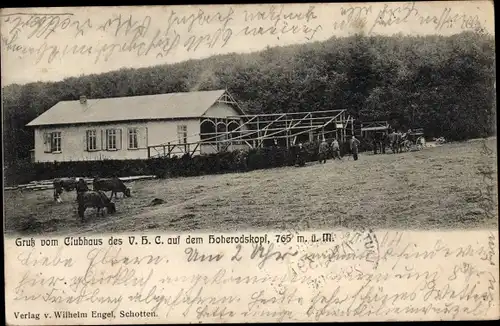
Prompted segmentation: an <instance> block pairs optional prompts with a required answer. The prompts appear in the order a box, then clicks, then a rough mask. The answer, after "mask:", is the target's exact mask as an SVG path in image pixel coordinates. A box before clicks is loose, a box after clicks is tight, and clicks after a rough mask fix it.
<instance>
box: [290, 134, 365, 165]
mask: <svg viewBox="0 0 500 326" xmlns="http://www.w3.org/2000/svg"><path fill="white" fill-rule="evenodd" d="M359 145H360V141H359V140H358V139H357V138H356V137H355V136H352V137H351V138H350V139H349V149H350V151H351V154H352V157H353V159H354V160H355V161H357V160H358V153H359ZM330 153H331V154H332V157H333V159H334V160H335V159H338V160H342V157H341V155H340V144H339V141H338V140H337V138H333V140H332V141H331V143H328V142H327V141H326V139H324V138H323V140H322V141H321V143H320V144H319V151H318V160H319V163H322V164H324V163H326V160H327V159H328V157H329V156H330ZM306 154H307V151H306V149H305V148H304V146H303V145H302V143H300V144H299V145H298V148H297V161H296V165H297V166H304V165H305V162H306V158H305V156H306Z"/></svg>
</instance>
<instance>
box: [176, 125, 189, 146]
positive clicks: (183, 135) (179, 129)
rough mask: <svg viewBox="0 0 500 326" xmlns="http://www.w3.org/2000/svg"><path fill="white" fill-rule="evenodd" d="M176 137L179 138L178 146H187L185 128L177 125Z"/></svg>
mask: <svg viewBox="0 0 500 326" xmlns="http://www.w3.org/2000/svg"><path fill="white" fill-rule="evenodd" d="M177 137H178V138H179V144H187V126H186V125H178V126H177Z"/></svg>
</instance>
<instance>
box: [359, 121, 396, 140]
mask: <svg viewBox="0 0 500 326" xmlns="http://www.w3.org/2000/svg"><path fill="white" fill-rule="evenodd" d="M389 129H390V125H389V123H388V122H387V121H370V122H363V123H362V124H361V137H363V138H364V137H366V136H367V134H369V133H371V132H383V133H385V134H388V133H389Z"/></svg>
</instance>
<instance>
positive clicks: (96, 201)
mask: <svg viewBox="0 0 500 326" xmlns="http://www.w3.org/2000/svg"><path fill="white" fill-rule="evenodd" d="M87 208H95V209H96V215H98V214H99V213H101V209H103V208H106V210H107V212H108V213H109V214H113V213H115V212H116V206H115V203H113V202H112V201H111V200H110V199H109V198H108V196H106V194H105V193H104V191H85V192H83V193H81V194H80V195H79V196H78V216H79V217H80V218H81V219H82V221H83V219H84V216H85V210H86V209H87ZM102 214H103V215H104V212H102Z"/></svg>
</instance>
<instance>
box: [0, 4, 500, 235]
mask: <svg viewBox="0 0 500 326" xmlns="http://www.w3.org/2000/svg"><path fill="white" fill-rule="evenodd" d="M400 6H401V9H403V10H400V12H401V15H403V14H409V15H414V14H416V15H418V14H419V13H418V10H417V9H416V7H415V4H411V3H408V4H406V3H402V4H400ZM412 6H413V7H412ZM304 8H307V10H306V11H305V12H300V13H294V14H293V15H295V17H294V18H295V20H296V21H298V22H300V24H298V23H297V26H299V25H302V24H303V23H304V22H307V21H310V22H311V23H310V24H308V25H304V26H303V27H302V26H300V27H295V30H294V31H292V32H291V33H296V34H297V35H298V34H300V36H302V37H298V36H296V37H295V38H294V40H295V42H290V43H292V44H287V45H279V44H280V42H279V40H276V39H278V38H279V37H276V36H275V37H273V34H277V32H276V31H275V30H274V29H263V28H259V27H252V28H249V27H247V28H245V27H243V26H241V27H243V28H242V29H241V31H240V32H239V33H238V34H237V35H239V36H240V37H241V35H242V34H244V35H248V36H247V38H249V37H250V36H253V39H254V40H257V36H254V35H260V34H262V37H263V38H264V39H265V40H268V39H269V40H270V41H269V42H268V43H267V44H264V43H262V44H259V47H260V48H261V49H258V50H255V51H249V50H250V49H249V48H248V47H247V44H237V45H232V46H231V47H230V45H229V44H228V45H226V46H225V47H224V46H223V45H224V42H226V43H229V42H230V41H231V37H232V36H230V35H233V34H236V28H235V27H233V28H232V29H226V30H225V31H224V30H223V29H224V28H223V29H219V30H218V32H219V33H218V34H217V33H216V34H217V35H215V34H214V36H213V37H212V40H208V38H207V39H204V38H203V37H204V36H203V35H201V34H200V35H201V36H202V37H201V38H199V39H198V40H191V39H188V40H186V41H184V42H178V43H179V45H178V47H179V49H177V47H176V49H177V51H179V52H180V51H181V50H180V48H181V47H183V51H186V53H187V55H186V56H185V57H182V58H181V57H178V58H177V57H176V56H174V55H172V57H173V58H172V59H170V58H169V57H168V56H167V55H166V54H162V53H164V51H168V49H166V48H165V46H161V45H155V46H156V48H154V49H150V48H148V49H146V46H147V45H144V43H141V44H142V45H141V44H139V41H137V44H136V45H134V46H135V47H136V48H137V49H135V50H132V51H130V52H132V53H135V52H138V53H140V52H141V51H142V52H147V51H150V52H151V55H152V56H154V55H155V54H156V57H157V58H158V57H161V56H163V57H164V60H163V61H164V63H163V64H158V65H152V66H149V67H140V66H141V62H140V61H139V62H135V63H132V62H129V61H119V63H118V64H117V63H116V62H115V63H113V64H111V63H110V64H108V63H107V62H105V61H104V59H103V58H104V57H106V56H112V54H113V53H116V54H118V52H119V51H123V52H124V53H125V54H128V53H126V50H124V49H121V50H120V49H118V47H117V48H116V49H115V50H114V51H115V52H113V49H114V48H113V46H115V45H108V46H107V48H106V47H105V46H103V45H101V48H97V47H94V48H92V49H89V48H87V49H85V46H84V45H81V46H80V47H78V46H77V45H75V46H73V45H69V47H68V46H66V48H64V49H63V48H62V46H61V47H60V48H59V49H58V50H55V49H54V48H49V47H48V46H47V45H46V44H47V43H45V46H44V48H43V51H40V49H39V50H37V51H38V52H35V53H34V54H32V52H29V49H26V48H24V49H19V48H18V47H19V46H21V45H17V44H16V42H19V37H17V36H16V33H17V32H16V28H19V27H16V26H18V25H19V24H21V23H22V22H23V21H25V20H26V19H27V17H24V16H17V17H16V16H15V15H3V16H2V20H3V21H2V23H3V24H2V27H3V28H2V51H3V53H4V54H5V56H3V57H4V58H5V59H4V60H6V62H9V61H8V60H9V57H10V56H18V55H20V56H22V57H23V58H25V60H27V61H28V60H29V62H32V61H33V60H36V61H40V62H41V63H45V62H52V66H53V67H57V65H56V64H55V63H56V62H60V61H58V60H62V57H60V56H62V55H63V53H65V52H64V51H66V52H67V54H66V56H68V57H70V60H79V59H78V56H83V57H85V60H86V61H85V62H87V61H88V62H91V63H92V61H94V59H95V60H96V61H97V60H100V61H98V62H99V64H98V65H93V66H92V69H91V70H90V71H86V70H85V68H84V66H83V67H81V69H79V68H80V67H78V66H76V67H70V68H71V69H69V71H74V72H77V73H76V74H75V75H70V74H69V72H68V71H67V70H66V69H60V70H59V69H58V68H53V69H54V71H47V72H45V73H28V74H27V73H26V72H29V71H30V69H31V68H20V67H19V68H18V67H16V69H18V70H17V71H19V72H18V73H14V72H13V73H12V74H9V72H10V70H9V67H6V68H3V69H5V70H6V71H7V73H6V74H5V75H4V74H2V76H3V77H2V78H3V85H2V102H3V110H2V112H3V127H4V128H3V144H4V175H5V178H4V180H5V181H4V182H5V199H4V203H5V231H6V232H7V233H25V234H52V233H54V234H84V233H85V234H87V233H93V232H97V233H99V232H107V231H110V232H122V231H123V232H126V231H146V230H176V231H193V230H200V231H211V230H219V231H223V230H224V231H225V230H227V231H239V230H259V229H265V230H269V229H277V230H280V229H284V228H286V227H287V225H288V224H290V223H298V222H300V221H301V222H303V227H304V228H310V229H314V228H319V227H345V228H351V227H356V226H359V225H360V224H362V225H364V226H369V227H374V228H377V227H379V228H396V229H404V230H406V229H441V228H444V229H447V228H458V229H461V228H483V227H486V228H487V227H494V228H496V225H497V218H496V215H495V214H494V213H493V212H494V211H496V202H494V200H496V197H497V196H496V193H494V192H495V191H496V180H497V178H496V173H497V170H496V163H495V162H496V138H495V132H496V107H495V103H496V102H495V90H496V86H495V74H494V66H495V60H494V59H495V46H494V35H493V34H492V33H493V31H492V30H488V28H489V27H490V26H489V25H483V24H482V22H481V21H479V20H477V21H474V18H473V16H471V18H470V19H469V20H470V21H466V22H464V23H463V24H462V25H463V26H467V27H468V28H453V27H451V26H452V25H453V24H452V22H448V23H446V22H441V26H436V24H435V23H434V21H433V20H432V18H425V17H423V16H422V17H417V18H416V21H417V22H420V23H421V25H422V28H421V30H420V29H417V30H412V31H411V33H398V34H396V35H391V34H392V29H391V28H387V27H385V26H383V24H380V26H376V25H374V26H370V27H372V28H373V32H372V33H369V34H366V33H365V34H363V33H360V34H354V35H347V36H344V37H338V36H335V34H333V36H331V37H329V38H327V39H326V40H320V39H319V38H320V37H323V38H324V35H325V34H326V33H325V30H326V27H324V26H323V25H320V24H317V25H315V24H313V23H312V22H313V17H316V16H317V15H318V11H316V10H315V9H314V6H313V5H311V6H309V7H307V6H306V7H304ZM200 10H201V9H200ZM280 10H283V5H276V6H270V7H266V8H265V10H262V11H256V12H255V13H249V12H246V11H245V12H243V17H244V19H243V20H253V21H259V20H264V18H267V19H272V18H273V16H274V15H278V13H279V11H280ZM367 10H368V9H366V8H363V7H356V6H355V4H353V5H352V6H351V7H349V9H344V11H343V12H342V13H343V14H344V15H343V16H341V17H339V18H342V19H343V20H340V19H339V21H338V22H337V23H336V24H335V26H333V28H332V27H329V29H330V31H329V32H330V33H331V32H332V31H333V32H335V31H336V30H337V29H338V31H339V34H342V33H341V32H342V31H343V27H344V25H345V26H346V27H345V28H344V30H346V29H347V26H353V25H355V24H363V23H364V22H365V21H366V14H367V13H368V11H367ZM450 10H452V9H451V8H450ZM233 11H234V10H233V9H232V8H231V7H224V10H222V11H221V12H220V13H218V16H213V17H211V18H210V19H211V20H212V21H214V22H215V21H216V22H218V23H219V25H222V26H223V25H224V24H225V21H224V20H226V21H229V20H230V19H232V18H231V17H230V16H231V15H234V14H231V12H233ZM446 12H447V9H446ZM447 14H448V15H450V16H451V15H452V13H448V12H447ZM172 15H175V13H173V14H172ZM288 15H289V16H291V15H292V14H288ZM308 15H309V16H308ZM285 16H286V14H285ZM62 18H63V17H61V23H60V24H62V22H64V21H63V20H62ZM171 18H172V17H171ZM126 19H135V18H129V17H125V16H124V17H119V18H115V19H114V20H111V19H110V20H108V21H105V22H104V23H103V24H102V25H101V26H96V27H97V29H99V28H101V30H103V29H105V28H108V29H110V30H111V29H113V32H115V31H116V33H123V34H126V33H129V34H130V35H132V34H133V33H139V34H140V33H146V31H148V30H147V29H148V28H149V32H152V26H150V25H151V23H150V20H148V19H144V20H136V21H133V22H132V23H129V22H130V21H128V22H127V21H126ZM290 19H291V18H290ZM119 20H120V21H119ZM191 20H192V21H191V25H195V27H196V28H198V30H201V29H200V27H201V26H200V24H201V22H200V21H195V20H196V18H193V17H191ZM234 20H236V17H235V18H234ZM172 21H173V22H174V23H173V24H175V25H180V24H181V21H183V22H185V23H186V24H189V23H190V22H189V17H188V20H186V19H184V20H182V19H181V18H179V17H176V16H175V17H173V18H172ZM285 22H286V21H285ZM424 22H425V23H424ZM25 23H27V22H25ZM235 23H238V22H235ZM282 23H283V22H282V21H278V24H277V26H281V25H282ZM54 24H55V23H54ZM58 24H59V23H58ZM126 24H129V25H127V26H126ZM365 25H367V24H365ZM417 25H418V24H417ZM455 25H456V26H458V25H459V22H458V21H457V22H456V24H455ZM61 26H62V25H61ZM61 26H60V27H61ZM83 26H84V25H83V24H82V28H83ZM130 26H132V27H130ZM360 26H361V25H360ZM367 26H368V25H367ZM174 27H177V26H174ZM181 27H183V26H181ZM210 27H211V26H210ZM238 27H240V26H238ZM306 27H307V28H306ZM383 27H385V28H383ZM447 27H448V28H447ZM61 28H62V27H61ZM188 28H189V27H188ZM207 28H208V27H207ZM282 28H283V29H285V28H287V27H285V26H283V27H282ZM288 28H293V26H289V27H288ZM299 28H300V29H301V30H300V31H298V29H299ZM127 29H130V30H127ZM366 29H368V27H366ZM172 30H173V31H172V32H171V33H172V35H177V32H175V30H174V28H173V27H172ZM221 31H222V33H221ZM68 32H69V31H68ZM377 32H379V33H377ZM421 32H422V33H421ZM424 32H427V33H424ZM33 33H35V34H36V33H38V34H45V35H40V37H41V38H43V37H45V36H48V37H50V29H47V28H45V29H43V26H41V27H40V28H38V29H36V30H33ZM281 33H282V31H281ZM315 34H317V35H315ZM169 35H170V34H169ZM287 35H288V34H287ZM273 38H274V40H273ZM308 38H310V39H311V40H310V41H307V39H308ZM174 40H175V36H172V37H171V38H170V39H165V41H164V42H165V44H167V43H168V42H169V41H171V46H174V45H173V44H175V41H174ZM190 41H192V42H191V43H190ZM158 42H160V41H158ZM207 42H208V43H207ZM282 43H285V42H282ZM293 43H296V44H293ZM72 46H73V48H71V47H72ZM125 46H126V45H124V47H125ZM130 46H132V45H130ZM140 46H143V47H144V48H140ZM252 46H256V45H254V44H252ZM150 47H151V46H150ZM205 48H208V49H215V48H220V50H219V51H218V52H220V53H217V54H215V55H209V56H206V57H202V58H196V57H199V56H200V53H204V51H200V50H204V49H205ZM226 49H227V50H226ZM237 49H239V50H238V51H237ZM196 50H198V51H196ZM162 51H163V52H162ZM172 51H173V50H172ZM229 51H230V53H226V52H229ZM212 52H213V51H212ZM125 54H123V55H125ZM58 56H59V57H58ZM87 57H88V58H87ZM99 57H101V58H100V59H99ZM176 59H177V60H176ZM51 60H53V61H51ZM109 60H110V61H112V59H111V58H110V59H109ZM174 60H175V61H179V62H172V63H170V62H169V61H174ZM145 61H146V60H145ZM158 61H162V60H158ZM110 65H113V66H116V67H117V69H109V66H110ZM89 66H90V64H89ZM61 67H65V68H66V66H65V65H64V66H61ZM32 69H33V70H36V68H32ZM108 69H109V70H110V71H108ZM17 71H16V72H17Z"/></svg>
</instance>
